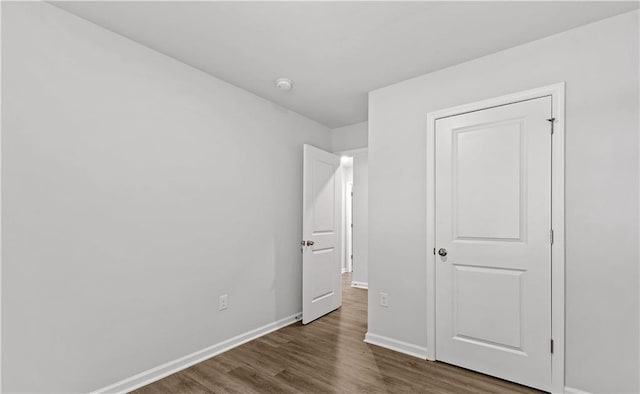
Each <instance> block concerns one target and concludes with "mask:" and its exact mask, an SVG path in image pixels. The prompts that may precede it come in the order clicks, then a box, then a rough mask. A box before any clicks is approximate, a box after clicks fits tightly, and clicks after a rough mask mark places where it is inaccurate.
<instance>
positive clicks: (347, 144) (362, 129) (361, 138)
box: [331, 122, 368, 152]
mask: <svg viewBox="0 0 640 394" xmlns="http://www.w3.org/2000/svg"><path fill="white" fill-rule="evenodd" d="M367 133H368V131H367V122H361V123H355V124H352V125H348V126H344V127H339V128H337V129H333V130H331V151H332V152H341V151H345V150H351V149H360V148H366V147H367Z"/></svg>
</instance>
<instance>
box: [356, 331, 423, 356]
mask: <svg viewBox="0 0 640 394" xmlns="http://www.w3.org/2000/svg"><path fill="white" fill-rule="evenodd" d="M364 341H365V343H368V344H370V345H376V346H380V347H383V348H386V349H391V350H394V351H396V352H400V353H404V354H408V355H409V356H413V357H418V358H420V359H423V360H426V358H427V348H425V347H422V346H416V345H413V344H411V343H407V342H402V341H398V340H396V339H393V338H388V337H383V336H382V335H377V334H372V333H370V332H368V333H366V334H365V336H364Z"/></svg>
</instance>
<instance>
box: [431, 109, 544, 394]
mask: <svg viewBox="0 0 640 394" xmlns="http://www.w3.org/2000/svg"><path fill="white" fill-rule="evenodd" d="M548 118H551V98H550V97H542V98H538V99H534V100H528V101H523V102H518V103H514V104H509V105H504V106H500V107H495V108H489V109H485V110H482V111H476V112H470V113H466V114H462V115H458V116H452V117H449V118H443V119H438V120H437V121H436V127H435V139H436V141H435V148H436V152H435V153H436V168H435V174H436V193H435V194H436V201H435V206H436V214H435V217H436V247H437V248H438V249H440V248H442V249H443V250H446V253H443V255H442V256H440V255H437V256H436V352H435V353H436V359H438V360H441V361H445V362H449V363H452V364H456V365H460V366H462V367H465V368H469V369H472V370H476V371H480V372H483V373H487V374H489V375H494V376H497V377H500V378H503V379H507V380H512V381H515V382H518V383H521V384H525V385H528V386H532V387H536V388H539V389H543V390H548V389H549V388H550V386H551V353H550V350H549V349H550V340H551V243H550V238H549V233H550V229H551V128H550V125H549V122H548V121H547V119H548Z"/></svg>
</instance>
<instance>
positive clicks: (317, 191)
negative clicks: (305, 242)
mask: <svg viewBox="0 0 640 394" xmlns="http://www.w3.org/2000/svg"><path fill="white" fill-rule="evenodd" d="M313 166H314V168H313V194H314V195H315V196H316V200H315V204H314V205H313V219H314V220H313V232H314V233H326V232H333V231H335V228H334V227H335V222H334V217H335V215H334V210H335V203H336V201H334V198H333V196H334V195H335V182H334V173H335V168H334V166H333V163H326V162H324V161H315V162H314V163H313Z"/></svg>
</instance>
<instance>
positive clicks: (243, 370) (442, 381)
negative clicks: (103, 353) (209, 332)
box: [135, 275, 539, 394]
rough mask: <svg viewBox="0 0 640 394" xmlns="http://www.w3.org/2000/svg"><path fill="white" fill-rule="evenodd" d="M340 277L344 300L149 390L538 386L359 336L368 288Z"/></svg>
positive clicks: (459, 392) (460, 392) (143, 392)
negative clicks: (427, 358)
mask: <svg viewBox="0 0 640 394" xmlns="http://www.w3.org/2000/svg"><path fill="white" fill-rule="evenodd" d="M348 283H349V278H348V276H347V275H344V278H343V288H344V292H343V306H342V308H340V309H339V310H337V311H334V312H332V313H330V314H329V315H327V316H324V317H322V318H320V319H319V320H316V321H315V322H313V323H311V324H308V325H306V326H303V325H302V324H301V323H296V324H293V325H290V326H288V327H285V328H283V329H281V330H279V331H276V332H274V333H271V334H269V335H266V336H264V337H262V338H259V339H256V340H254V341H251V342H249V343H246V344H244V345H242V346H239V347H237V348H235V349H232V350H230V351H228V352H226V353H223V354H220V355H218V356H216V357H213V358H211V359H209V360H206V361H203V362H201V363H199V364H196V365H194V366H192V367H190V368H187V369H185V370H183V371H180V372H178V373H176V374H173V375H170V376H168V377H166V378H164V379H162V380H159V381H157V382H155V383H152V384H150V385H148V386H145V387H142V388H141V389H138V390H136V391H135V393H136V394H148V393H433V394H436V393H437V394H443V393H456V394H465V393H469V394H471V393H474V394H475V393H539V391H536V390H533V389H530V388H527V387H523V386H519V385H516V384H513V383H509V382H506V381H503V380H500V379H495V378H492V377H489V376H486V375H482V374H478V373H475V372H471V371H468V370H465V369H462V368H458V367H454V366H452V365H448V364H444V363H439V362H429V361H424V360H420V359H417V358H415V357H411V356H407V355H404V354H402V353H398V352H394V351H391V350H387V349H384V348H381V347H377V346H373V345H368V344H366V343H364V342H363V341H362V340H363V338H364V334H365V332H366V331H367V291H366V290H360V289H354V288H351V287H349V285H348Z"/></svg>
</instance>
